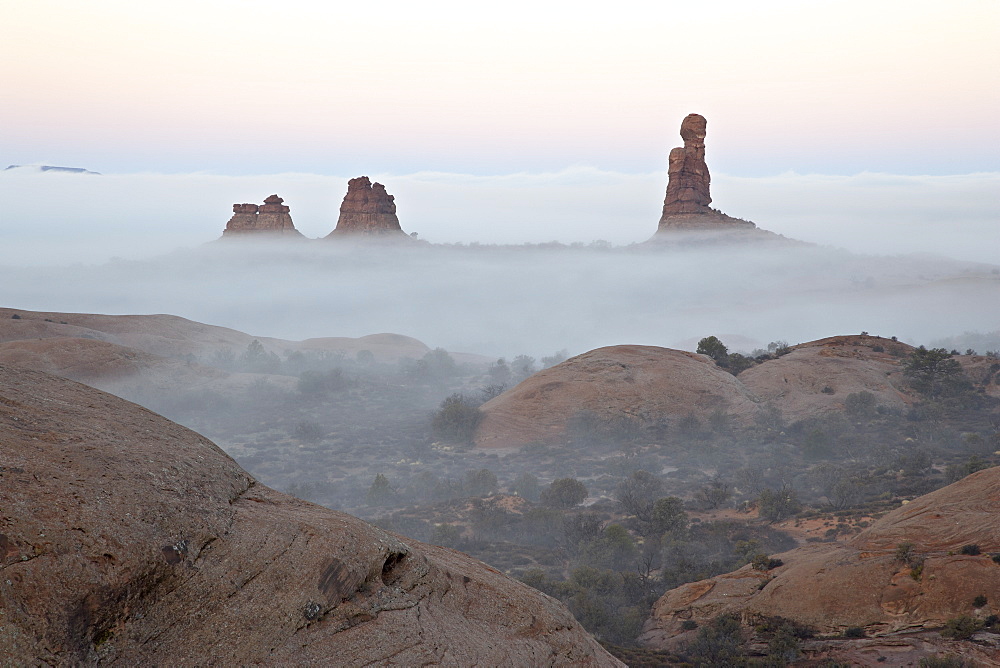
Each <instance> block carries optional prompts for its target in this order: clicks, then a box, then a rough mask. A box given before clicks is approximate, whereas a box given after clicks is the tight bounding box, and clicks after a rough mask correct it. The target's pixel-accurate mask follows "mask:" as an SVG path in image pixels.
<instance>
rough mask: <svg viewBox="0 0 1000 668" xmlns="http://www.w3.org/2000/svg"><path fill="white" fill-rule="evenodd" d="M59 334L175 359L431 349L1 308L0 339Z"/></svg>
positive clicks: (408, 341)
mask: <svg viewBox="0 0 1000 668" xmlns="http://www.w3.org/2000/svg"><path fill="white" fill-rule="evenodd" d="M62 337H66V338H83V339H93V340H97V341H107V342H109V343H115V344H118V345H120V346H127V347H129V348H135V349H138V350H141V351H144V352H147V353H151V354H153V355H157V356H160V357H172V358H175V359H180V360H186V359H188V358H189V357H190V356H192V355H193V356H195V357H202V358H206V357H211V356H212V354H213V353H216V352H220V351H226V350H228V351H230V352H234V353H237V354H239V353H240V352H242V351H244V350H246V347H247V345H248V344H250V342H251V341H253V340H254V339H257V340H259V341H260V342H261V343H262V344H263V345H264V347H265V348H266V349H268V350H272V351H274V352H277V353H283V352H284V351H296V350H301V351H328V352H331V353H343V354H345V355H351V356H353V355H356V354H357V353H358V352H359V351H361V350H369V351H371V352H372V354H374V356H375V359H376V360H378V361H380V362H398V361H399V360H402V359H419V358H421V357H423V356H424V355H426V354H427V353H428V352H430V348H429V347H428V346H427V345H426V344H425V343H422V342H421V341H418V340H417V339H414V338H412V337H409V336H403V335H401V334H389V333H382V334H369V335H367V336H361V337H358V338H351V337H323V338H315V339H306V340H304V341H288V340H285V339H274V338H270V337H264V336H253V335H251V334H246V333H244V332H240V331H237V330H235V329H230V328H228V327H219V326H217V325H206V324H204V323H201V322H196V321H194V320H188V319H187V318H181V317H179V316H175V315H163V314H160V315H103V314H96V313H51V312H40V311H25V310H22V309H11V308H0V342H4V341H24V340H30V339H48V338H62ZM42 370H45V369H42Z"/></svg>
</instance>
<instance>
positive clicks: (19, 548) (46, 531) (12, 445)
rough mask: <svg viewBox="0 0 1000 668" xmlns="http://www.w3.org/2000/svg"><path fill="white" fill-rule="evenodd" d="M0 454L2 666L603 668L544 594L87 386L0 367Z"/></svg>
mask: <svg viewBox="0 0 1000 668" xmlns="http://www.w3.org/2000/svg"><path fill="white" fill-rule="evenodd" d="M0 443H2V448H0V656H2V657H4V661H5V662H6V661H13V662H14V664H26V665H35V664H53V665H80V664H84V665H93V664H102V665H103V664H109V665H208V664H224V665H255V664H279V665H310V664H313V665H343V666H364V665H406V666H413V665H429V664H434V665H463V666H472V665H524V666H527V665H532V666H538V665H574V666H578V665H582V666H616V665H621V664H620V663H619V662H618V661H616V660H615V659H614V658H613V657H611V656H610V655H609V654H607V653H606V652H605V651H604V650H603V649H602V648H601V647H600V646H599V645H598V644H597V642H596V641H595V640H594V639H593V638H592V637H590V636H589V635H588V634H587V633H586V632H585V631H584V630H583V629H582V627H580V626H579V625H578V624H577V623H576V621H575V620H574V619H573V618H572V616H571V615H570V614H569V612H568V611H567V610H566V609H565V608H564V607H563V606H562V605H561V604H560V603H558V602H556V601H554V600H553V599H550V598H548V597H546V596H544V595H543V594H541V593H539V592H536V591H534V590H532V589H530V588H528V587H526V586H524V585H522V584H520V583H519V582H517V581H515V580H513V579H511V578H509V577H507V576H505V575H503V574H501V573H499V572H498V571H496V570H494V569H492V568H490V567H488V566H486V565H485V564H482V563H480V562H477V561H475V560H473V559H472V558H470V557H468V556H466V555H463V554H461V553H458V552H455V551H453V550H448V549H445V548H438V547H433V546H429V545H423V544H420V543H417V542H414V541H408V540H407V541H405V542H404V541H403V540H402V539H400V538H399V537H397V536H395V535H393V534H390V533H387V532H384V531H381V530H379V529H377V528H375V527H372V526H370V525H368V524H366V523H365V522H362V521H361V520H359V519H357V518H354V517H351V516H348V515H344V514H342V513H337V512H334V511H332V510H328V509H326V508H322V507H320V506H316V505H313V504H309V503H306V502H304V501H299V500H297V499H294V498H292V497H289V496H286V495H284V494H281V493H279V492H276V491H274V490H271V489H269V488H267V487H264V486H263V485H260V484H258V483H256V481H254V479H253V478H252V477H251V476H250V475H249V474H248V473H246V472H245V471H243V470H242V469H241V468H240V467H239V466H238V465H237V464H236V463H235V462H234V461H233V460H232V459H230V458H229V457H228V456H227V455H226V454H225V453H224V452H223V451H222V450H221V449H219V448H218V447H217V446H216V445H214V444H213V443H211V442H210V441H208V440H207V439H205V438H203V437H201V436H199V435H197V434H195V433H194V432H191V431H190V430H188V429H185V428H184V427H181V426H179V425H177V424H174V423H172V422H170V421H168V420H166V419H165V418H163V417H160V416H159V415H156V414H155V413H152V412H150V411H148V410H145V409H143V408H141V407H139V406H136V405H134V404H130V403H128V402H126V401H123V400H121V399H118V398H116V397H113V396H111V395H108V394H104V393H102V392H100V391H97V390H94V389H92V388H89V387H86V386H83V385H79V384H77V383H74V382H71V381H67V380H64V379H61V378H56V377H54V376H49V375H46V374H42V373H38V372H33V371H27V370H21V369H15V368H13V367H3V366H0Z"/></svg>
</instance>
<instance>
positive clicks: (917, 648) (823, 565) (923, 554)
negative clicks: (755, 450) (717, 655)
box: [640, 468, 1000, 665]
mask: <svg viewBox="0 0 1000 668" xmlns="http://www.w3.org/2000/svg"><path fill="white" fill-rule="evenodd" d="M998 513H1000V468H991V469H986V470H984V471H980V472H978V473H974V474H972V475H970V476H968V477H966V478H963V479H962V480H960V481H958V482H956V483H953V484H951V485H948V486H947V487H944V488H942V489H939V490H937V491H934V492H931V493H930V494H926V495H924V496H922V497H919V498H917V499H915V500H913V501H912V502H910V503H908V504H906V505H903V506H901V507H900V508H897V509H896V510H893V511H892V512H890V513H889V514H887V515H886V516H885V517H883V518H882V519H880V520H878V521H877V522H875V523H874V524H873V525H872V526H871V527H869V528H868V529H866V530H865V531H863V532H861V533H860V534H858V535H857V536H856V537H854V538H853V539H850V540H848V541H847V542H844V543H841V542H836V543H817V544H811V545H807V546H804V547H800V548H796V549H794V550H791V551H790V552H785V553H783V554H781V555H780V558H781V560H782V561H783V562H784V564H783V565H782V566H779V567H777V568H774V569H772V570H770V571H768V572H762V571H757V570H754V569H753V568H751V567H750V566H749V565H748V566H744V567H743V568H741V569H739V570H737V571H734V572H732V573H728V574H725V575H719V576H716V577H714V578H711V579H708V580H702V581H700V582H692V583H689V584H685V585H682V586H680V587H678V588H676V589H673V590H671V591H668V592H667V593H666V594H664V595H663V597H662V598H661V599H660V600H659V601H658V602H657V603H656V605H655V606H654V607H653V610H652V613H651V616H650V619H649V620H648V621H647V622H646V625H645V627H644V631H643V635H642V637H641V639H640V640H641V642H643V643H644V644H646V645H647V646H650V647H654V648H667V647H674V646H676V644H677V643H678V642H682V641H683V640H684V639H685V636H686V637H687V638H691V637H693V636H694V633H695V632H692V631H686V630H685V628H684V625H683V624H684V622H685V621H688V620H693V621H695V622H696V623H697V624H698V625H703V624H706V623H708V622H709V621H710V620H711V619H712V618H714V617H716V616H717V615H720V614H723V613H736V614H738V615H739V616H740V617H741V619H742V620H743V621H744V623H746V624H747V625H748V627H750V628H752V626H753V624H754V620H755V619H759V618H760V616H762V615H763V616H779V617H784V618H786V619H790V620H793V621H795V622H798V623H800V624H805V625H808V626H811V627H813V628H815V629H816V630H818V631H820V632H822V633H842V632H843V631H844V630H845V629H847V628H851V627H860V628H864V629H866V632H867V634H868V635H869V636H872V638H871V639H870V640H865V641H864V643H863V644H865V645H868V646H871V647H873V648H875V649H877V650H879V651H878V652H876V653H875V655H874V656H878V655H879V654H885V649H886V648H887V647H889V648H891V647H892V646H894V645H895V646H898V647H901V646H905V647H907V648H911V649H913V652H912V653H913V654H914V656H912V657H909V659H908V660H907V661H903V660H898V661H894V662H891V663H890V664H888V665H915V664H916V661H917V660H919V658H920V657H921V656H927V655H928V654H931V655H932V654H933V653H934V652H935V651H936V650H940V649H941V648H942V646H945V647H948V648H957V647H958V644H957V643H955V642H954V641H950V640H945V639H943V638H942V637H941V636H940V635H939V634H938V633H936V632H932V631H935V630H937V629H940V628H942V627H943V626H944V624H945V622H946V620H948V619H951V618H955V617H959V616H961V615H967V614H975V615H977V616H986V615H989V614H995V613H996V612H998V611H1000V606H998V605H997V602H998V601H1000V578H998V577H997V574H998V572H1000V566H998V565H997V564H996V563H994V562H993V559H992V558H991V557H990V556H989V555H990V553H995V552H998V551H1000V530H998V528H997V523H996V517H997V514H998ZM902 543H910V544H911V545H912V547H911V552H912V559H914V560H915V561H913V563H918V562H919V563H922V569H920V570H918V571H914V569H913V565H912V563H908V562H907V561H906V560H904V559H900V558H898V557H897V551H898V549H899V546H900V545H901V544H902ZM965 545H977V546H979V548H980V550H981V551H982V554H978V555H966V554H961V549H962V547H963V546H965ZM980 595H984V596H986V599H987V604H986V605H985V606H983V607H981V608H980V609H978V610H975V611H974V610H973V607H974V606H973V605H972V601H973V599H975V598H976V597H977V596H980ZM688 626H690V625H688ZM749 630H750V629H749V628H748V631H749ZM919 631H928V632H929V633H927V634H926V635H919V636H913V635H912V634H914V633H916V632H919ZM898 647H897V649H898ZM921 647H922V650H921ZM848 649H850V650H851V651H855V649H857V648H850V647H849V648H848ZM949 651H954V650H953V649H949ZM977 651H978V650H977ZM984 653H985V655H980V654H975V655H973V658H976V659H977V660H980V661H982V660H986V661H987V664H985V665H1000V663H998V662H1000V649H997V647H996V646H995V645H994V646H993V647H989V648H984ZM827 656H828V657H830V658H841V657H843V656H847V655H846V654H843V653H839V652H836V651H834V652H833V653H831V654H828V655H827ZM872 659H873V661H872V663H870V664H869V663H868V662H867V661H865V660H864V659H862V661H864V662H863V663H858V664H855V665H877V664H876V663H875V662H874V657H872ZM909 660H912V661H913V662H912V663H910V662H909Z"/></svg>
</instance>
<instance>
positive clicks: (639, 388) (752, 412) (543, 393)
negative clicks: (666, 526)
mask: <svg viewBox="0 0 1000 668" xmlns="http://www.w3.org/2000/svg"><path fill="white" fill-rule="evenodd" d="M912 351H913V348H912V347H911V346H909V345H907V344H905V343H900V342H898V341H893V340H891V339H886V338H882V337H878V336H869V335H867V334H861V335H845V336H832V337H828V338H825V339H820V340H818V341H810V342H807V343H802V344H798V345H795V346H791V347H790V349H789V352H787V354H783V355H781V356H780V357H778V358H777V359H772V360H769V361H766V362H764V363H763V364H759V365H757V366H754V367H751V368H750V369H747V370H746V371H743V372H742V373H740V374H739V376H733V375H731V374H730V373H728V372H727V371H724V370H723V369H721V368H719V367H717V366H716V365H715V364H714V363H713V362H712V361H711V360H710V359H709V358H708V357H706V356H704V355H696V354H694V353H690V352H686V351H681V350H671V349H669V348H659V347H656V346H608V347H606V348H598V349H596V350H592V351H590V352H587V353H584V354H582V355H578V356H576V357H573V358H571V359H569V360H567V361H565V362H563V363H561V364H558V365H556V366H554V367H551V368H549V369H545V370H543V371H540V372H538V373H536V374H535V375H533V376H531V377H530V378H528V379H527V380H525V381H523V382H522V383H520V384H519V385H517V386H515V387H513V388H511V389H510V390H508V391H506V392H504V393H503V394H501V395H499V396H497V397H494V398H493V399H491V400H490V401H488V402H487V403H485V404H483V406H482V407H481V410H482V412H483V419H482V422H481V423H480V425H479V428H478V430H477V432H476V437H475V442H476V444H477V445H478V446H479V447H485V448H490V447H521V446H523V445H527V444H529V443H555V442H560V441H563V440H565V439H566V437H567V434H568V431H569V430H571V429H572V425H573V421H574V420H575V419H577V418H579V417H580V416H582V415H587V416H590V417H592V418H595V419H596V420H598V421H599V422H601V423H604V424H607V425H612V424H613V423H614V422H615V421H618V420H629V421H633V422H634V423H635V424H636V425H637V426H639V427H641V428H646V429H655V428H656V427H657V424H661V423H668V424H676V423H677V422H678V421H679V420H682V419H684V418H688V417H695V418H697V419H699V420H701V421H704V420H706V419H710V418H711V417H712V416H713V414H716V413H718V414H722V415H725V416H727V417H728V418H729V419H731V420H732V421H733V423H734V424H735V425H747V424H751V423H752V422H753V421H754V419H755V418H756V417H757V416H760V415H761V414H762V413H763V412H764V411H767V410H770V409H772V408H773V409H776V410H777V411H779V413H780V414H781V417H782V418H783V419H784V420H787V421H790V422H791V421H795V420H800V419H803V418H805V417H809V416H817V415H822V414H824V413H828V412H833V411H842V410H844V405H845V400H846V399H847V397H848V396H850V395H851V394H856V393H860V392H868V393H871V394H872V395H873V398H874V402H875V403H876V404H877V405H879V406H883V407H884V408H886V409H890V410H899V409H905V408H907V407H909V406H910V405H912V404H913V403H915V402H917V401H919V400H920V399H921V398H920V396H919V395H918V394H917V393H916V392H915V391H914V390H913V389H912V388H911V387H910V386H909V384H908V383H907V382H906V379H905V378H904V376H903V369H902V367H901V365H900V360H901V359H903V358H905V357H906V356H908V355H909V354H910V353H911V352H912ZM960 363H961V364H962V366H963V369H964V370H965V371H966V373H967V375H968V376H969V377H970V378H971V379H972V380H973V381H974V382H977V383H982V381H983V379H985V378H987V377H990V374H991V373H993V371H991V369H993V365H994V364H995V360H990V359H989V358H986V357H983V356H962V358H961V360H960ZM984 392H985V393H986V394H989V395H991V396H1000V387H998V386H997V385H996V384H993V383H989V384H986V385H985V388H984Z"/></svg>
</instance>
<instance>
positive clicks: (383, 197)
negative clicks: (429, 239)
mask: <svg viewBox="0 0 1000 668" xmlns="http://www.w3.org/2000/svg"><path fill="white" fill-rule="evenodd" d="M393 200H394V198H393V196H392V195H390V194H388V193H387V192H386V191H385V186H384V185H382V184H381V183H372V182H371V180H370V179H369V178H368V177H367V176H359V177H358V178H356V179H351V180H350V181H348V182H347V195H345V196H344V201H343V203H342V204H341V205H340V218H339V219H338V220H337V228H336V229H335V230H334V231H333V232H331V233H330V234H328V235H327V237H326V238H327V239H329V238H331V237H335V236H341V235H367V236H384V235H388V236H399V237H403V236H405V233H404V232H403V230H402V229H401V228H400V226H399V219H398V218H397V217H396V203H395V202H394V201H393Z"/></svg>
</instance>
